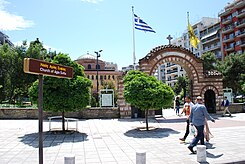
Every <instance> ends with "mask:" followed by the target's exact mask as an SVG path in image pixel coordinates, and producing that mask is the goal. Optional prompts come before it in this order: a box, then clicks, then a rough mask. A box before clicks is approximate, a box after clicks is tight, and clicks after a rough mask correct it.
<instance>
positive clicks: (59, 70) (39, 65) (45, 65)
mask: <svg viewBox="0 0 245 164" xmlns="http://www.w3.org/2000/svg"><path fill="white" fill-rule="evenodd" d="M24 72H25V73H30V74H36V75H46V76H52V77H59V78H69V79H72V77H73V68H72V67H68V66H63V65H60V64H54V63H49V62H45V61H43V60H37V59H32V58H25V59H24Z"/></svg>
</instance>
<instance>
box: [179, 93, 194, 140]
mask: <svg viewBox="0 0 245 164" xmlns="http://www.w3.org/2000/svg"><path fill="white" fill-rule="evenodd" d="M193 105H194V104H193V103H192V102H191V98H190V96H186V97H185V104H184V108H183V110H182V112H181V113H180V114H183V113H185V115H186V130H185V135H184V137H183V138H180V140H181V141H185V140H186V138H187V136H188V135H189V133H190V120H189V117H190V114H191V108H192V106H193Z"/></svg>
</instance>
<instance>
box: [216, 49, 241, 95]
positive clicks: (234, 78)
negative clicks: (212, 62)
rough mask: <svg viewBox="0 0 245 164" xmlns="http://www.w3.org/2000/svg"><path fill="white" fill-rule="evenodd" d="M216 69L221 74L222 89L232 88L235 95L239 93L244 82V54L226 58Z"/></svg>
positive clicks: (231, 55)
mask: <svg viewBox="0 0 245 164" xmlns="http://www.w3.org/2000/svg"><path fill="white" fill-rule="evenodd" d="M218 69H219V71H220V72H221V73H222V74H223V80H224V87H229V88H232V89H233V91H234V93H235V94H239V93H241V92H242V85H243V84H244V81H245V53H243V54H241V55H238V54H230V55H228V56H226V57H225V60H224V62H221V63H220V64H219V66H218Z"/></svg>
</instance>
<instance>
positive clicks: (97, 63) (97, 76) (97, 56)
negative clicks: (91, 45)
mask: <svg viewBox="0 0 245 164" xmlns="http://www.w3.org/2000/svg"><path fill="white" fill-rule="evenodd" d="M102 51H103V50H99V51H94V53H96V80H97V85H96V91H97V100H98V101H99V57H100V52H102Z"/></svg>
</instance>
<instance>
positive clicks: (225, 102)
mask: <svg viewBox="0 0 245 164" xmlns="http://www.w3.org/2000/svg"><path fill="white" fill-rule="evenodd" d="M224 98H225V99H224V100H223V101H222V103H221V106H223V107H224V108H225V109H224V112H223V115H222V116H223V117H224V116H225V114H226V112H228V113H229V116H230V117H231V112H230V111H229V109H228V108H229V105H230V102H229V100H228V99H227V97H226V96H225V97H224Z"/></svg>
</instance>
